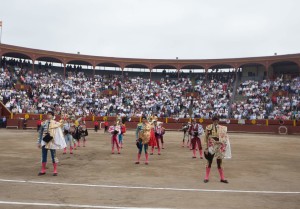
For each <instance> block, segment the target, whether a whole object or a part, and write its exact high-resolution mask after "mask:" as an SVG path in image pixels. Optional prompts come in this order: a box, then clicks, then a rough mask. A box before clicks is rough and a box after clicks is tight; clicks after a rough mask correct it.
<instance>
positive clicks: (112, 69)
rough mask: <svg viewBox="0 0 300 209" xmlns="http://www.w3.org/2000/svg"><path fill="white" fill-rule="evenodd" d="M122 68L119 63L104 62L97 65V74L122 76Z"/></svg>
mask: <svg viewBox="0 0 300 209" xmlns="http://www.w3.org/2000/svg"><path fill="white" fill-rule="evenodd" d="M121 74H122V70H121V68H120V66H119V65H118V64H115V63H111V62H102V63H99V64H97V65H96V68H95V76H96V77H97V76H104V77H110V76H112V75H116V76H121Z"/></svg>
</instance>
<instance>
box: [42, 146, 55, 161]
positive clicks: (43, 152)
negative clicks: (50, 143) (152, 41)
mask: <svg viewBox="0 0 300 209" xmlns="http://www.w3.org/2000/svg"><path fill="white" fill-rule="evenodd" d="M49 150H50V153H51V159H52V163H55V156H56V150H55V149H49ZM47 156H48V149H46V148H45V146H42V162H43V163H46V162H47Z"/></svg>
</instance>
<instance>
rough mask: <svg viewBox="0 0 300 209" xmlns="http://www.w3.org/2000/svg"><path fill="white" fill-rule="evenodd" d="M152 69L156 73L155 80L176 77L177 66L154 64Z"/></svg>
mask: <svg viewBox="0 0 300 209" xmlns="http://www.w3.org/2000/svg"><path fill="white" fill-rule="evenodd" d="M153 71H154V72H155V73H156V74H155V80H161V79H164V80H165V79H171V80H173V79H178V71H177V68H176V67H175V66H173V65H156V66H155V67H154V68H153Z"/></svg>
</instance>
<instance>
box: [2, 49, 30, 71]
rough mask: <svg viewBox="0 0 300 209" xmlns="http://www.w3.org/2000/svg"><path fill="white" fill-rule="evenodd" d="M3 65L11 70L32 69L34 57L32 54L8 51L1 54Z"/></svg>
mask: <svg viewBox="0 0 300 209" xmlns="http://www.w3.org/2000/svg"><path fill="white" fill-rule="evenodd" d="M1 67H4V68H8V69H9V70H13V69H14V68H16V69H31V67H32V59H31V57H30V56H28V55H26V54H23V53H19V52H7V53H4V54H3V55H2V56H1Z"/></svg>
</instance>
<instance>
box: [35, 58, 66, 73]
mask: <svg viewBox="0 0 300 209" xmlns="http://www.w3.org/2000/svg"><path fill="white" fill-rule="evenodd" d="M34 65H35V66H34V69H35V72H38V73H43V72H46V73H49V74H51V73H57V74H60V75H62V76H63V75H64V66H63V62H62V60H60V59H58V58H54V57H38V58H37V59H36V60H35V62H34Z"/></svg>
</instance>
